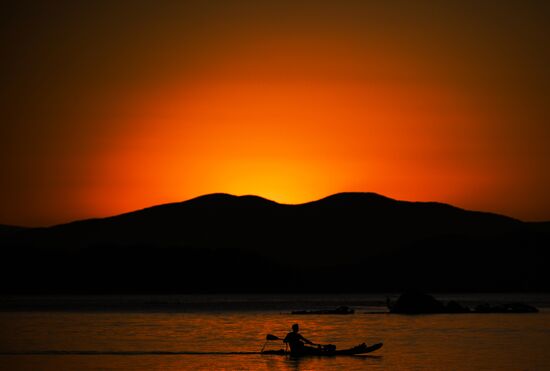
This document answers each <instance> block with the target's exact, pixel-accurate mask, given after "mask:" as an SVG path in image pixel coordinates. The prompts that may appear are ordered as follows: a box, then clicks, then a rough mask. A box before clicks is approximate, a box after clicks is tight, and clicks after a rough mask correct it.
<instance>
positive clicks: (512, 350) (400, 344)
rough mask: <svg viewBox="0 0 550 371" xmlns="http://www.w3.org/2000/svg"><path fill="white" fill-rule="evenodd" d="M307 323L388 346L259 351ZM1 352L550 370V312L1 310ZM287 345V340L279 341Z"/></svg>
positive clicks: (223, 365) (58, 359)
mask: <svg viewBox="0 0 550 371" xmlns="http://www.w3.org/2000/svg"><path fill="white" fill-rule="evenodd" d="M294 322H299V323H300V327H301V330H302V333H303V335H304V336H305V337H307V338H309V339H310V340H312V341H314V342H319V343H332V344H336V345H337V346H338V347H339V348H346V347H349V346H354V345H356V344H358V343H361V342H367V343H368V344H370V343H375V342H379V341H383V342H384V347H383V348H382V349H380V350H378V351H376V352H375V353H371V354H370V355H369V356H354V357H333V358H327V357H325V358H321V357H309V358H301V359H295V358H291V357H286V356H277V355H271V356H267V355H259V354H242V355H240V354H199V355H197V354H180V355H154V354H146V353H147V352H154V351H172V352H205V353H208V352H235V351H243V352H257V351H259V350H260V348H261V346H262V345H263V343H264V341H265V335H266V334H267V333H272V334H275V335H277V336H284V335H285V334H286V332H288V331H289V329H290V326H291V325H292V323H294ZM0 324H1V326H0V339H2V342H1V344H0V347H1V351H2V352H4V353H6V352H32V351H35V352H36V351H51V350H57V351H59V350H70V351H97V352H117V351H133V352H143V353H144V354H138V355H17V356H15V355H2V356H0V369H2V370H47V371H49V370H52V371H53V370H135V369H139V370H188V369H193V370H300V371H303V370H335V369H342V370H343V369H346V370H363V369H373V370H380V369H388V370H410V369H419V370H422V369H426V370H428V369H430V370H433V369H436V370H437V369H439V370H497V369H498V370H525V369H528V370H541V369H548V368H549V367H550V352H548V349H550V313H548V312H543V313H539V314H507V315H506V314H484V315H480V314H465V315H426V316H400V315H388V314H361V313H357V314H355V315H349V316H332V315H328V316H292V315H288V314H279V313H265V312H264V313H260V312H252V313H246V312H228V313H105V312H103V313H75V312H73V313H1V314H0ZM273 346H275V347H278V346H281V344H274V345H273Z"/></svg>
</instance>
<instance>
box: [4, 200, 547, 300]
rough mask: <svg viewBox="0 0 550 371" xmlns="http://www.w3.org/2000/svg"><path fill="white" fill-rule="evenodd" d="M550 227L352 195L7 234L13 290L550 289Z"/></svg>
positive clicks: (162, 212) (223, 203)
mask: <svg viewBox="0 0 550 371" xmlns="http://www.w3.org/2000/svg"><path fill="white" fill-rule="evenodd" d="M549 225H550V224H549V223H525V222H522V221H519V220H516V219H512V218H509V217H505V216H502V215H496V214H491V213H483V212H475V211H467V210H463V209H459V208H456V207H453V206H450V205H446V204H441V203H432V202H428V203H426V202H404V201H396V200H393V199H390V198H386V197H383V196H380V195H377V194H374V193H341V194H336V195H333V196H329V197H327V198H324V199H322V200H319V201H315V202H310V203H306V204H301V205H283V204H278V203H276V202H273V201H269V200H266V199H264V198H261V197H257V196H241V197H237V196H232V195H228V194H211V195H206V196H202V197H198V198H195V199H192V200H189V201H185V202H180V203H173V204H166V205H160V206H155V207H151V208H147V209H143V210H139V211H135V212H131V213H127V214H122V215H118V216H113V217H109V218H104V219H90V220H83V221H77V222H73V223H68V224H63V225H58V226H54V227H49V228H33V229H22V230H17V231H14V232H13V231H12V232H13V233H12V232H10V233H8V234H3V235H2V234H0V248H1V249H2V253H3V255H4V259H3V261H4V262H5V264H6V266H7V267H8V268H7V269H5V270H4V271H3V272H2V276H1V277H0V278H1V279H2V281H1V282H2V291H4V292H216V291H217V292H233V291H259V292H264V291H386V290H392V291H394V290H395V291H399V290H404V289H407V288H411V287H415V288H419V289H423V290H432V291H434V290H439V291H452V290H468V291H495V290H497V291H502V290H504V291H523V290H548V289H549V288H550V277H549V274H548V273H546V269H545V266H544V264H543V261H544V259H545V257H546V255H547V253H546V251H547V249H548V247H549V241H550V233H549V232H550V228H548V226H549Z"/></svg>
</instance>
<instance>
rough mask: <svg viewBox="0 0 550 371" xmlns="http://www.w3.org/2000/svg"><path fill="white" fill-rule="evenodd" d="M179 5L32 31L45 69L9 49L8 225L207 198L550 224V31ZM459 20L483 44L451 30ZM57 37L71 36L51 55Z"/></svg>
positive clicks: (306, 9)
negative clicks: (93, 38) (427, 207)
mask: <svg viewBox="0 0 550 371" xmlns="http://www.w3.org/2000/svg"><path fill="white" fill-rule="evenodd" d="M287 5H288V6H290V5H289V4H287ZM400 6H401V7H405V8H406V7H407V5H406V4H401V5H400ZM187 7H188V8H189V9H188V8H186V6H183V5H182V6H181V9H180V8H179V7H175V8H177V9H157V11H158V14H157V16H159V17H157V16H150V14H148V13H147V12H146V11H145V10H143V12H141V11H137V10H136V13H135V14H133V15H132V17H130V18H128V19H126V18H124V21H120V22H123V24H118V23H117V22H113V20H112V19H111V18H109V17H108V16H107V14H108V13H104V12H103V10H104V9H102V8H101V7H98V8H97V9H95V8H94V9H93V10H87V11H94V12H97V14H96V16H97V17H98V19H101V20H103V22H104V27H106V29H105V30H106V31H105V32H107V31H108V32H110V37H104V38H101V39H98V40H101V41H97V42H98V44H93V43H92V44H90V45H87V46H86V48H84V49H83V48H80V47H79V45H81V44H79V43H81V42H83V40H87V39H86V37H87V36H86V35H88V34H87V32H88V27H90V28H89V29H94V28H93V26H92V25H86V24H83V25H79V26H75V25H72V24H68V23H67V21H66V20H65V18H63V19H61V18H60V19H58V21H59V22H61V25H59V26H54V25H53V23H51V22H53V21H54V20H55V19H51V20H50V19H49V18H48V19H46V18H44V19H42V18H40V22H42V23H40V22H38V23H37V24H38V26H36V27H37V29H36V30H34V31H33V32H31V33H30V34H29V36H28V40H27V41H26V43H27V44H28V45H31V46H32V45H35V44H36V45H37V47H36V48H35V49H34V50H35V53H38V54H37V57H36V58H35V60H40V61H42V62H41V64H40V68H38V67H37V68H36V69H33V70H32V71H31V64H30V63H27V64H17V63H18V62H17V61H19V60H21V59H23V58H26V57H25V54H23V53H22V52H21V51H20V50H19V49H17V48H15V46H14V47H13V63H14V66H17V67H13V66H12V67H10V68H12V69H14V70H16V72H17V73H16V74H15V75H13V76H15V77H14V79H15V80H14V81H16V82H17V84H14V85H13V86H12V85H6V86H7V87H5V94H4V95H5V96H6V99H5V103H4V104H5V109H4V116H5V117H4V122H11V123H12V124H11V126H10V127H5V128H3V129H2V130H3V132H2V134H3V137H4V138H7V139H5V145H4V148H3V156H2V159H3V162H2V164H3V168H4V169H5V171H6V174H7V176H6V177H5V180H4V182H3V184H2V186H3V197H6V199H5V200H4V201H3V204H4V205H5V209H4V210H3V211H2V213H1V214H0V217H1V219H0V223H9V224H24V225H29V224H30V225H44V224H52V223H58V222H63V221H69V220H72V219H77V218H87V217H94V216H107V215H112V214H117V213H122V212H126V211H130V210H133V209H138V208H143V207H147V206H151V205H154V204H158V203H165V202H175V201H181V200H185V199H189V198H192V197H196V196H200V195H202V194H206V193H212V192H225V193H232V194H237V195H241V194H256V195H260V196H263V197H266V198H269V199H273V200H275V201H278V202H282V203H302V202H308V201H312V200H315V199H319V198H321V197H325V196H328V195H330V194H332V193H336V192H343V191H360V192H362V191H365V192H376V193H380V194H383V195H386V196H389V197H393V198H398V199H405V200H422V201H426V200H429V201H441V202H447V203H451V204H455V205H457V206H460V207H465V208H470V209H477V210H486V211H494V212H499V213H504V214H507V215H510V216H514V217H518V218H523V219H528V220H541V219H543V220H544V219H548V218H550V214H548V210H549V205H550V198H549V197H548V195H547V192H546V189H547V187H548V186H550V178H549V175H548V172H547V171H546V169H547V168H548V165H549V161H550V160H549V157H550V156H549V152H548V146H547V139H549V138H550V137H549V131H548V125H547V120H546V119H547V117H548V108H547V105H546V104H545V101H544V99H543V98H542V97H544V94H545V92H546V91H547V86H546V85H545V84H540V81H545V82H547V81H548V79H546V77H544V76H546V75H544V76H542V75H536V74H531V72H530V71H535V70H537V69H538V68H539V67H537V66H538V64H536V63H541V62H540V61H541V60H542V61H544V60H546V59H547V57H548V55H547V53H546V52H545V51H542V52H541V50H542V49H541V47H542V44H541V41H542V40H543V39H544V34H545V33H544V32H543V33H540V32H537V29H535V28H533V29H531V28H529V29H527V28H521V30H518V28H517V27H516V28H514V27H512V26H510V27H508V28H504V30H505V31H502V32H503V33H502V34H492V33H491V32H490V31H489V30H490V28H489V27H488V26H487V25H486V24H485V23H483V22H481V20H478V19H474V18H467V16H466V15H465V13H464V14H462V13H457V12H453V8H452V7H450V8H438V7H430V8H429V10H430V12H435V13H437V14H439V16H440V17H442V18H441V19H445V20H446V21H445V22H442V21H441V19H440V18H438V17H434V18H430V19H425V22H424V23H422V25H419V24H416V23H414V22H412V20H411V19H412V18H414V17H412V18H411V19H409V18H408V17H403V18H401V17H397V16H396V15H395V14H396V13H394V11H393V7H392V6H390V5H388V7H387V9H386V8H384V7H380V8H376V7H371V6H367V5H359V4H349V7H341V8H339V11H338V12H336V13H334V12H333V11H332V10H331V9H332V8H330V7H328V6H318V7H314V8H312V7H310V6H306V5H305V3H304V4H303V5H301V6H297V7H296V8H293V9H292V12H289V11H288V9H286V8H285V7H284V6H281V7H279V6H276V5H275V4H271V5H262V6H259V7H258V8H255V10H254V12H256V13H254V14H255V15H254V16H250V17H244V18H243V15H242V14H241V13H239V11H244V9H248V8H247V7H246V6H244V5H243V6H242V7H236V8H231V7H228V8H227V9H225V8H224V6H221V5H220V7H219V9H218V8H216V7H213V8H208V9H207V8H204V9H203V8H202V6H201V5H197V4H194V5H192V6H191V5H188V6H187ZM229 8H231V9H230V10H229ZM248 10H250V9H248ZM113 11H115V12H117V11H121V12H122V11H123V9H118V10H117V9H115V10H113ZM251 11H252V10H251ZM426 11H427V9H424V8H423V7H421V6H418V7H411V9H410V12H412V13H411V14H416V15H417V16H422V17H425V15H426V14H427V13H426ZM227 12H229V13H227ZM233 12H234V14H233ZM172 13H173V14H172ZM398 13H399V14H408V12H407V11H406V9H404V10H403V9H402V10H400V11H399V12H398ZM155 14H156V13H155ZM177 14H179V16H177ZM510 14H515V13H513V12H512V13H510ZM161 15H162V17H161ZM187 16H189V18H185V17H187ZM510 16H512V15H510ZM527 16H529V17H533V20H532V23H531V24H533V25H541V24H542V23H540V22H543V20H542V19H541V20H540V22H539V20H538V18H537V17H536V15H535V14H534V13H533V14H531V13H529V15H527ZM60 17H61V16H60ZM182 17H183V18H182ZM380 17H381V18H380ZM89 19H95V18H94V17H92V16H90V17H89ZM380 19H383V20H384V22H381V21H380ZM487 19H489V18H487ZM490 19H492V18H490ZM198 20H202V21H203V22H204V23H200V22H199V21H198ZM466 21H467V22H468V23H467V24H468V27H470V28H471V29H472V30H473V31H471V32H470V31H464V32H463V33H456V32H455V30H456V27H455V26H456V24H460V23H461V22H466ZM494 21H495V22H497V20H494ZM447 23H449V24H447ZM56 24H57V23H56ZM63 25H65V27H69V28H71V30H72V31H74V33H75V36H74V37H73V38H68V37H67V39H63V40H61V41H60V42H59V43H58V44H56V45H58V49H55V50H48V51H46V50H44V51H41V50H42V49H40V47H38V45H45V44H44V42H43V40H42V39H44V38H46V39H47V38H49V37H51V38H54V37H57V36H56V35H57V33H56V32H57V31H56V28H55V27H61V29H63V28H62V27H63ZM453 25H454V26H453ZM451 26H453V27H455V28H453V27H451ZM41 27H42V28H41ZM75 27H76V28H75ZM533 27H535V26H533ZM541 27H542V26H541ZM63 30H65V29H63ZM128 30H136V34H131V33H128ZM137 30H139V31H140V32H137ZM144 30H147V31H148V32H145V31H144ZM544 30H545V31H546V29H544ZM474 31H475V32H474ZM41 32H42V34H41ZM64 34H70V32H69V33H64ZM511 35H514V37H517V38H523V39H524V40H530V41H529V42H527V41H525V43H523V44H516V43H514V42H512V41H513V40H512V39H511ZM511 40H512V41H511ZM27 44H25V45H27ZM14 45H16V44H14ZM520 49H521V52H519V50H520ZM510 50H514V51H515V52H513V53H512V52H510ZM544 50H546V49H544ZM92 52H97V53H100V55H101V57H98V58H96V59H94V60H95V61H96V62H94V63H96V64H94V65H91V64H89V63H88V62H89V60H90V59H89V58H90V56H89V55H88V54H87V53H92ZM40 53H43V54H40ZM101 53H102V54H101ZM537 53H542V54H541V55H539V54H537ZM512 54H513V55H512ZM98 55H99V54H98ZM537 58H538V59H537ZM60 61H61V62H60ZM531 62H532V64H533V66H534V67H532V68H529V67H526V68H517V67H516V66H517V65H518V64H520V63H524V64H526V65H528V64H529V63H531ZM535 64H536V65H535ZM542 65H544V64H541V66H542ZM21 66H26V67H21ZM26 69H28V70H26ZM541 71H542V70H541ZM541 73H542V72H541ZM544 73H546V72H544ZM33 74H37V76H35V80H31V78H32V76H33ZM42 74H44V75H42ZM41 76H42V77H41ZM541 79H542V80H541ZM545 79H546V80H545ZM27 80H28V81H27ZM535 85H536V86H535ZM25 86H34V88H29V89H27V88H25ZM31 189H32V192H31Z"/></svg>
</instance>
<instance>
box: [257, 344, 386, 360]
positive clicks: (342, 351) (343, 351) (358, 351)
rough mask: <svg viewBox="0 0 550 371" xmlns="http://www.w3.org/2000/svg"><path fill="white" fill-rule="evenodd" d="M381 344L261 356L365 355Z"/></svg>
mask: <svg viewBox="0 0 550 371" xmlns="http://www.w3.org/2000/svg"><path fill="white" fill-rule="evenodd" d="M382 345H383V343H376V344H373V345H369V346H367V344H365V343H363V344H359V345H357V346H355V347H353V348H349V349H340V350H336V348H335V347H334V346H332V347H321V348H313V347H305V348H304V351H303V352H300V353H297V354H295V353H291V352H288V351H286V350H284V349H279V350H264V351H262V352H261V353H262V354H275V355H291V356H300V357H301V356H344V355H348V356H349V355H355V354H366V353H370V352H374V351H375V350H377V349H380V348H382Z"/></svg>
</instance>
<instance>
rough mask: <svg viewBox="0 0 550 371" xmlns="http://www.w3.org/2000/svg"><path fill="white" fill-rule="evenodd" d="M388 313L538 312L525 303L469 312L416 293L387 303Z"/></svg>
mask: <svg viewBox="0 0 550 371" xmlns="http://www.w3.org/2000/svg"><path fill="white" fill-rule="evenodd" d="M387 303H388V308H389V310H390V313H401V314H430V313H537V312H538V311H539V310H538V309H537V308H536V307H534V306H532V305H529V304H525V303H506V304H480V305H478V306H476V307H475V308H474V310H471V309H470V308H469V307H467V306H465V305H463V304H460V303H458V302H456V301H454V300H451V301H449V302H448V303H447V304H445V303H443V302H441V301H439V300H437V299H435V298H434V297H433V296H431V295H428V294H425V293H422V292H416V291H409V292H405V293H403V294H402V295H401V296H400V297H399V298H398V299H397V301H396V302H395V303H392V302H391V301H389V300H388V301H387Z"/></svg>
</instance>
